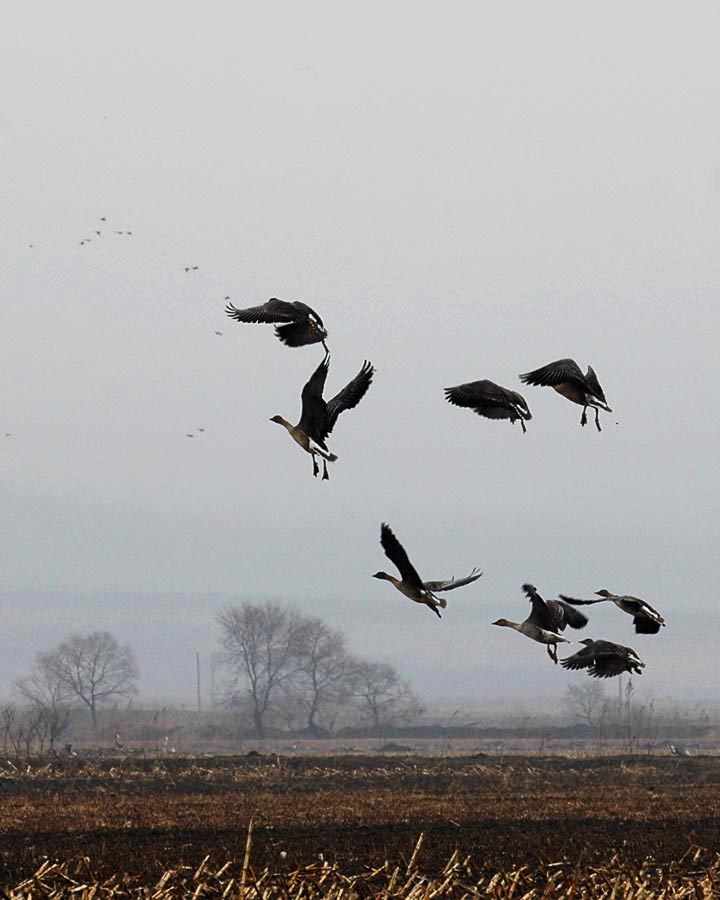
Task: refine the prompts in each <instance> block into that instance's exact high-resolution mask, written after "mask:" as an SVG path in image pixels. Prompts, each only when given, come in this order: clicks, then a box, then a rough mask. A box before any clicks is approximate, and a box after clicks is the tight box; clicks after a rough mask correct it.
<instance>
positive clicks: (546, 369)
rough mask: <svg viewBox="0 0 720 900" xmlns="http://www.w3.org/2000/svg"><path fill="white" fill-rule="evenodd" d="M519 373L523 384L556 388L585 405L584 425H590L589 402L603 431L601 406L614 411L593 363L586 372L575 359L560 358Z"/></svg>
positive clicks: (583, 406)
mask: <svg viewBox="0 0 720 900" xmlns="http://www.w3.org/2000/svg"><path fill="white" fill-rule="evenodd" d="M519 377H520V381H522V382H523V383H524V384H533V385H536V386H541V387H551V388H554V389H555V390H556V391H557V392H558V394H562V396H563V397H567V399H568V400H572V402H573V403H578V404H579V405H580V406H582V408H583V411H582V416H581V417H580V424H581V425H587V408H588V406H592V407H593V408H594V409H595V427H596V428H597V430H598V431H602V428H601V427H600V413H599V410H601V409H604V410H605V411H606V412H612V410H611V409H610V407H609V406H608V405H607V401H606V399H605V393H604V392H603V389H602V388H601V387H600V382H599V381H598V380H597V375H596V374H595V372H594V371H593V369H592V367H591V366H588V370H587V372H586V373H585V375H583V373H582V370H581V368H580V366H579V365H578V364H577V363H576V362H575V360H574V359H558V360H556V361H555V362H551V363H548V364H547V365H546V366H541V367H540V368H539V369H534V370H533V371H532V372H526V373H525V374H524V375H520V376H519Z"/></svg>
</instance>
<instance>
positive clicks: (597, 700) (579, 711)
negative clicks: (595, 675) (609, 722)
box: [565, 679, 609, 732]
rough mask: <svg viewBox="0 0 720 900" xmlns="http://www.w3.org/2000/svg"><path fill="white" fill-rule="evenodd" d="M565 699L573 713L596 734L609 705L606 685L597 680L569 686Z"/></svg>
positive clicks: (588, 680)
mask: <svg viewBox="0 0 720 900" xmlns="http://www.w3.org/2000/svg"><path fill="white" fill-rule="evenodd" d="M565 699H566V702H567V705H568V706H569V707H570V709H571V710H572V712H574V713H575V714H576V715H578V716H579V717H580V718H581V719H582V720H583V722H585V724H586V725H588V726H589V727H590V728H591V729H592V731H593V732H595V731H596V730H597V728H598V726H599V725H600V723H601V721H602V720H603V718H604V716H605V713H606V712H607V707H608V703H609V700H608V696H607V694H606V693H605V687H604V685H603V684H601V683H600V682H599V681H596V680H595V679H585V680H584V681H583V682H582V683H580V684H569V685H568V686H567V689H566V690H565Z"/></svg>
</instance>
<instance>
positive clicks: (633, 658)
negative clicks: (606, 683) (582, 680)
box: [560, 638, 645, 678]
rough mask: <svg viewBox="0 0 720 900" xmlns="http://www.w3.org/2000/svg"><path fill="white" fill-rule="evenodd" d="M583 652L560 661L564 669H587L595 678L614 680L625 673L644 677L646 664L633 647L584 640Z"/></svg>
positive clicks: (580, 651)
mask: <svg viewBox="0 0 720 900" xmlns="http://www.w3.org/2000/svg"><path fill="white" fill-rule="evenodd" d="M580 643H581V644H585V646H584V647H583V649H582V650H578V652H577V653H573V655H572V656H568V657H566V658H565V659H561V660H560V665H561V666H562V667H563V668H564V669H587V670H588V674H589V675H592V676H593V678H612V677H613V676H614V675H621V674H622V673H623V672H630V673H631V674H633V673H634V674H637V675H642V670H643V669H644V668H645V663H644V662H643V661H642V660H641V659H640V657H639V656H638V655H637V653H636V652H635V651H634V650H633V649H632V647H623V646H622V644H614V643H613V642H612V641H594V640H593V639H592V638H584V639H583V640H582V641H580Z"/></svg>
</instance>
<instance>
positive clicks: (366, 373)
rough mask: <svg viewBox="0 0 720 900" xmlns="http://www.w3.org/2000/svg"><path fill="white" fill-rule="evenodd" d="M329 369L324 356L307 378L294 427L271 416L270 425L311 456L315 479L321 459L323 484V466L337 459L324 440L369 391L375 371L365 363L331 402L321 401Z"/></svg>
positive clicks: (327, 356) (280, 418) (324, 467)
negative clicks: (283, 432) (318, 462)
mask: <svg viewBox="0 0 720 900" xmlns="http://www.w3.org/2000/svg"><path fill="white" fill-rule="evenodd" d="M329 368H330V354H329V353H326V354H325V359H323V361H322V362H321V363H320V365H319V366H318V367H317V369H315V371H314V372H313V374H312V375H311V376H310V379H309V380H308V382H307V384H306V385H305V387H304V388H303V389H302V395H301V396H302V413H301V415H300V421H299V422H298V423H297V425H291V424H290V422H288V421H287V419H284V418H283V417H282V416H273V417H272V418H271V419H270V421H271V422H277V424H278V425H282V426H283V427H284V428H286V429H287V431H288V434H289V435H290V437H292V438H293V440H294V441H296V442H297V443H298V444H299V445H300V446H301V447H302V448H303V450H305V451H306V452H307V453H309V454H310V455H311V456H312V461H313V475H315V476H316V477H317V474H318V472H319V471H320V469H319V468H318V464H317V459H316V456H320V457H322V461H323V476H322V477H323V481H326V480H327V479H328V478H329V477H330V476H329V475H328V470H327V464H328V463H329V462H335V460H336V459H337V456H336V455H335V454H334V453H331V452H330V451H329V450H328V447H327V444H326V443H325V440H326V438H327V436H328V435H329V434H330V432H331V431H332V430H333V428H334V426H335V422H336V421H337V418H338V416H339V415H340V413H341V412H344V411H345V410H346V409H353V407H355V406H357V405H358V403H359V402H360V401H361V400H362V398H363V397H364V396H365V393H366V391H367V389H368V388H369V387H370V383H371V382H372V379H373V375H374V374H375V369H373V367H372V365H371V364H370V363H369V362H368V361H367V360H365V362H364V363H363V365H362V368H361V369H360V371H359V372H358V373H357V375H356V376H355V377H354V378H353V379H352V381H350V382H348V383H347V384H346V385H345V387H344V388H343V389H342V390H341V391H339V392H338V393H337V394H336V395H335V396H334V397H333V398H332V400H328V401H327V402H325V400H323V389H324V388H325V379H326V378H327V373H328V369H329Z"/></svg>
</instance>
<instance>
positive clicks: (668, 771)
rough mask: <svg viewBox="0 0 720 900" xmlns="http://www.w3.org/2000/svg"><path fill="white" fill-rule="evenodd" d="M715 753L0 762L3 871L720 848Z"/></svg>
mask: <svg viewBox="0 0 720 900" xmlns="http://www.w3.org/2000/svg"><path fill="white" fill-rule="evenodd" d="M719 811H720V758H718V757H711V756H708V757H694V758H687V759H675V758H672V757H651V756H648V757H600V758H573V757H566V758H563V757H525V756H523V757H519V756H509V757H505V758H503V759H500V758H495V757H492V756H488V757H482V758H445V759H439V758H420V757H412V756H403V757H387V756H385V757H382V756H377V757H357V756H346V757H333V758H307V759H302V758H287V759H277V758H274V757H250V758H248V757H237V758H236V757H233V758H229V757H217V758H198V759H177V758H168V759H154V760H153V759H140V758H137V757H128V758H125V759H115V760H103V761H95V762H80V761H79V760H72V761H68V762H63V763H55V764H54V765H53V766H52V767H51V766H45V767H40V766H38V767H34V768H30V769H29V770H26V769H22V770H11V769H8V768H5V769H3V771H2V773H1V774H0V869H1V870H2V878H0V884H5V885H7V884H12V883H17V882H18V881H19V880H20V879H22V878H24V877H28V876H29V875H30V874H31V873H32V872H34V871H36V870H37V869H38V867H39V866H40V865H41V863H42V862H43V861H44V860H45V859H46V858H49V859H50V860H59V861H68V860H74V859H77V858H79V857H88V858H89V859H90V860H91V861H92V865H93V870H94V872H95V873H96V875H97V877H99V878H101V877H102V878H104V877H108V876H110V875H112V874H115V873H125V872H127V873H131V874H132V875H137V876H140V877H143V878H147V879H154V878H157V877H158V876H159V875H161V874H162V872H164V871H165V870H167V869H170V868H174V867H177V866H182V865H186V866H197V865H198V864H199V863H200V862H201V861H202V860H203V858H204V857H206V856H207V855H208V854H209V855H210V859H211V860H212V862H213V863H214V864H217V865H222V864H223V863H224V862H226V861H228V860H235V861H237V860H240V861H242V858H243V853H244V850H245V841H246V834H247V829H248V825H249V823H250V820H251V819H252V820H253V828H254V831H253V847H252V866H253V867H254V868H255V869H259V868H264V867H266V866H269V867H271V868H272V869H273V870H275V871H280V872H282V871H288V872H290V871H292V870H293V869H296V868H298V867H304V866H308V865H310V864H312V863H314V862H317V861H318V860H319V859H320V860H322V859H324V860H327V861H329V862H331V863H337V865H338V866H339V867H340V868H341V869H342V871H343V872H345V873H352V872H359V871H363V870H366V869H367V867H373V866H381V865H383V864H384V863H385V862H386V861H388V860H390V861H392V862H393V864H398V865H403V864H406V863H407V861H408V860H409V858H410V856H411V855H412V853H413V849H414V848H415V845H416V843H417V840H418V836H419V835H420V834H421V833H423V832H424V834H425V839H424V842H423V844H422V847H421V849H420V850H419V853H418V864H421V865H422V867H423V869H424V871H426V872H437V873H440V872H442V870H443V867H444V866H445V864H446V863H447V861H448V859H449V858H450V856H451V855H452V853H453V852H454V851H455V850H456V849H457V850H459V851H460V853H461V854H463V855H471V856H472V859H473V861H474V865H475V866H476V868H478V869H487V870H490V869H494V870H500V869H502V870H505V871H507V870H509V869H511V868H513V867H518V866H528V867H530V868H531V869H537V870H546V869H547V867H548V866H550V865H552V864H553V863H557V862H559V861H564V862H565V863H567V862H568V861H570V862H572V863H573V864H578V865H581V866H583V865H595V864H600V863H603V862H604V861H607V860H608V859H611V858H612V857H613V856H615V857H617V858H618V859H619V860H621V861H623V862H628V863H630V864H633V865H640V864H641V863H643V862H644V861H647V860H648V859H650V860H653V861H655V862H656V863H657V864H658V865H668V864H673V865H678V864H680V865H682V860H683V859H687V860H688V866H690V865H691V863H690V860H691V855H692V854H689V853H688V851H689V850H690V849H691V848H693V851H694V850H695V849H696V848H698V847H701V848H705V849H706V850H708V851H710V852H717V851H718V850H720V817H719V816H718V813H719Z"/></svg>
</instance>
